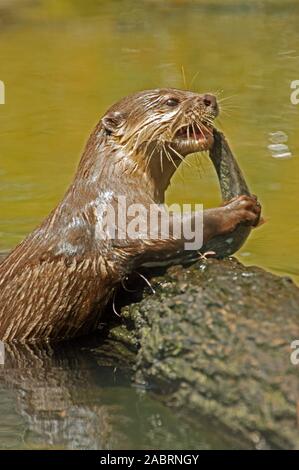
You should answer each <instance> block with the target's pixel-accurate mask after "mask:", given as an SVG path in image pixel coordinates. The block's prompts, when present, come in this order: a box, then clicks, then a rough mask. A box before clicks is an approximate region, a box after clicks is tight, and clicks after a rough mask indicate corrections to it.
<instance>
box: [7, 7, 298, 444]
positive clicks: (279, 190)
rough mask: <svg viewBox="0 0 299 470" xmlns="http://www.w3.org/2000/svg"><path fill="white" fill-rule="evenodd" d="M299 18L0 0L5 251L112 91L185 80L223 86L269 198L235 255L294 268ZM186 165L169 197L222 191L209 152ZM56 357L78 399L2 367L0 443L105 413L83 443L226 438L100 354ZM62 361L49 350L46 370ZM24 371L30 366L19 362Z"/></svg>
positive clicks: (242, 144) (231, 132) (68, 169)
mask: <svg viewBox="0 0 299 470" xmlns="http://www.w3.org/2000/svg"><path fill="white" fill-rule="evenodd" d="M298 24H299V4H298V2H297V1H295V0H294V1H283V2H281V1H275V0H268V1H266V0H265V1H258V0H254V1H245V0H244V1H241V0H239V1H233V0H228V1H220V0H219V1H218V0H217V1H216V0H211V1H200V0H193V1H191V0H189V1H188V0H172V1H171V0H168V1H167V0H166V1H158V0H144V1H142V0H138V1H132V0H128V1H121V0H117V1H111V0H110V1H100V0H98V1H96V0H44V1H38V0H36V1H29V0H28V1H27V0H19V1H18V0H2V1H0V54H1V55H0V58H1V62H0V80H2V81H3V82H4V83H5V86H6V104H5V105H0V129H1V131H0V132H1V138H0V214H1V216H0V251H5V250H8V249H10V248H12V247H13V246H14V245H15V244H16V243H17V242H19V241H20V240H21V239H22V238H23V237H24V236H25V235H26V234H27V233H28V232H29V231H30V230H31V229H32V228H33V227H35V226H36V225H37V224H38V223H39V222H40V221H41V219H42V218H43V217H44V216H45V215H46V214H47V213H48V212H49V210H50V209H51V208H52V207H53V206H54V205H55V204H56V203H57V201H58V200H59V199H60V198H61V196H62V195H63V193H64V191H65V188H66V186H67V185H68V184H69V183H70V181H71V179H72V175H73V173H74V171H75V168H76V165H77V163H78V160H79V158H80V152H81V151H82V148H83V145H84V142H85V141H86V139H87V136H88V134H89V132H90V130H91V129H92V127H93V126H94V124H95V123H96V122H97V120H98V119H99V117H100V116H101V114H102V113H103V112H104V111H105V109H106V108H107V107H108V106H110V105H111V103H113V102H114V101H116V100H118V99H119V98H120V97H122V96H124V95H126V94H129V93H131V92H133V91H136V90H141V89H146V88H152V87H162V86H173V87H181V88H183V87H185V86H187V87H188V88H189V87H190V88H192V89H193V90H195V91H199V92H206V91H212V92H218V93H219V98H220V99H222V98H224V100H223V102H222V107H223V110H222V112H221V116H220V119H219V121H218V125H219V127H220V128H221V129H222V130H224V132H225V133H226V135H227V136H228V138H229V140H230V142H231V144H232V147H233V149H234V152H235V154H236V155H237V157H238V160H239V162H240V165H241V167H242V168H243V170H244V172H245V175H246V177H247V180H248V182H249V184H250V187H251V189H252V191H253V192H254V193H255V194H257V195H258V196H259V198H260V200H261V202H262V205H263V208H264V217H265V219H266V220H267V223H266V224H265V225H263V226H262V227H261V228H259V229H257V230H256V231H254V233H253V234H252V236H251V238H250V240H249V241H248V242H247V244H246V245H245V246H244V247H243V248H242V250H241V251H240V252H239V257H240V259H241V260H242V262H244V263H246V264H258V265H259V266H262V267H264V268H266V269H269V270H272V271H274V272H277V273H280V274H281V273H283V274H287V275H291V276H292V277H293V278H294V279H295V280H296V281H298V280H299V268H298V265H299V250H298V239H299V228H298V218H299V204H298V202H299V201H298V195H299V189H298V186H299V160H298V153H299V140H298V138H297V135H298V128H299V119H298V118H299V105H297V106H296V105H293V104H292V103H291V101H290V93H291V89H290V83H291V82H292V81H293V80H299V34H298ZM182 66H183V68H184V70H185V80H184V78H183V74H182ZM185 82H186V83H185ZM226 98H228V99H226ZM277 131H283V132H285V133H286V134H287V136H288V142H287V144H288V146H289V150H290V152H291V153H292V158H289V159H278V158H273V157H272V155H271V153H270V152H269V150H268V148H267V147H268V145H269V144H270V143H271V142H270V141H269V135H270V134H271V133H273V132H277ZM191 162H192V157H191ZM181 172H182V176H183V178H180V177H179V175H176V177H175V178H174V181H173V184H172V186H171V188H170V190H169V192H168V200H169V202H203V203H204V205H205V206H206V207H211V206H215V205H218V204H219V203H220V195H219V190H218V183H217V180H216V177H215V174H214V170H213V168H212V167H211V165H210V163H209V162H208V159H207V157H204V156H203V158H202V164H201V165H200V168H199V169H198V168H197V167H196V166H194V168H191V169H190V168H189V167H188V166H185V168H183V169H182V170H181ZM93 360H94V359H93ZM61 361H62V362H61V365H60V368H61V369H62V370H63V371H65V380H66V382H68V383H69V385H68V387H64V386H63V384H64V382H63V380H62V379H61V383H58V385H56V386H57V388H58V389H59V387H60V389H59V390H58V391H57V393H58V394H62V395H64V394H65V395H67V396H69V395H71V396H72V394H74V391H75V390H76V399H73V398H72V399H67V400H66V401H65V406H64V407H62V409H60V408H59V409H58V411H57V410H56V409H54V411H53V410H52V409H51V407H50V408H49V407H48V405H47V403H46V404H42V405H41V404H40V402H39V400H40V397H37V400H30V399H29V397H30V396H31V393H29V392H30V391H28V393H25V394H24V393H23V394H22V393H21V388H22V386H21V384H22V380H20V379H18V380H15V382H14V383H12V382H11V383H10V382H9V381H8V382H7V380H6V379H5V380H4V379H3V387H2V388H0V407H1V420H0V447H1V446H2V447H22V446H27V447H30V446H31V447H37V448H39V447H49V446H50V447H51V446H52V447H57V446H61V447H76V446H77V447H78V446H80V435H81V436H83V434H80V433H79V434H76V431H75V429H77V428H80V426H81V428H82V429H83V428H84V426H85V425H86V423H89V426H91V428H92V427H93V424H92V423H94V426H100V425H101V423H102V421H101V420H104V422H105V423H106V422H108V421H109V420H110V419H111V420H112V421H113V423H114V424H113V425H111V426H110V427H109V426H108V428H109V429H107V433H108V434H107V435H109V436H110V437H111V436H113V438H112V437H111V438H108V437H107V436H106V435H105V436H104V437H101V438H100V437H98V439H97V438H96V437H95V438H94V440H92V438H91V437H90V439H88V437H86V439H85V438H83V437H82V442H81V444H82V446H83V447H84V442H85V441H84V439H85V440H86V443H87V444H86V446H87V447H88V446H89V447H94V448H101V447H103V448H107V447H108V448H117V447H122V448H133V447H142V446H148V447H152V448H155V447H159V445H160V447H162V448H163V447H164V448H165V447H169V448H175V447H180V446H181V447H182V446H185V447H188V446H189V447H192V446H193V447H194V446H195V447H196V445H198V446H200V445H202V446H207V447H209V446H217V445H219V443H218V444H215V442H214V440H213V437H212V436H213V433H211V432H208V430H207V429H206V431H205V432H203V433H202V432H201V433H200V435H198V434H196V433H195V432H194V431H193V429H192V426H191V425H190V426H189V425H188V424H187V423H186V422H185V421H184V422H182V420H181V419H179V418H177V417H175V416H173V415H172V413H171V412H169V411H168V410H167V409H166V408H164V407H163V405H161V404H158V403H156V402H155V401H154V400H152V399H151V398H149V396H148V394H146V393H141V392H140V391H137V390H136V389H132V387H131V386H130V383H129V381H128V380H127V379H126V380H125V379H124V378H123V377H122V378H121V379H116V381H115V382H111V380H110V382H109V380H108V382H109V383H108V385H107V384H105V383H103V381H104V379H103V374H104V372H103V367H102V366H96V367H94V365H92V364H93V363H92V364H91V363H90V360H89V356H88V355H87V356H84V360H82V361H80V362H79V365H77V366H76V367H75V368H74V369H72V367H71V365H70V363H69V361H68V360H67V359H65V360H63V358H62V359H61ZM32 367H33V368H35V367H37V365H36V364H35V362H34V363H33V366H32ZM55 368H56V365H55V364H54V363H51V362H50V363H47V370H48V371H50V372H51V371H52V372H53V371H54V372H55V370H56V369H55ZM86 368H87V369H88V370H89V369H92V373H91V375H92V379H91V378H90V377H91V375H88V377H89V379H88V380H86V381H84V386H83V385H82V383H81V386H78V384H77V382H76V380H75V376H76V374H79V375H80V373H81V372H82V371H84V370H85V369H86ZM113 370H114V368H113V367H112V368H111V370H110V373H112V372H111V371H113ZM24 375H25V376H26V368H25V369H24V370H22V369H20V371H19V374H17V376H18V377H23V376H24ZM83 375H84V374H83ZM63 377H64V376H63ZM70 377H71V378H72V380H70ZM104 377H105V374H104ZM40 386H41V387H42V385H40ZM85 387H87V388H88V390H90V394H87V395H86V396H85V395H84V394H85ZM50 388H51V385H50ZM80 393H81V395H80ZM45 396H47V392H46V391H45ZM83 396H84V400H83ZM80 397H81V398H80ZM129 397H130V398H129ZM82 400H83V402H84V403H83V404H82ZM102 400H103V401H102ZM36 403H38V405H36ZM80 403H81V405H80ZM133 404H134V406H133ZM102 405H103V407H104V409H103V416H102V415H101V413H100V411H99V408H101V406H102ZM135 405H136V406H135ZM137 405H138V406H137ZM36 406H41V410H40V409H38V410H37V409H36ZM80 406H82V407H83V408H84V412H83V411H82V410H81V411H82V416H83V417H82V419H81V418H80V416H81V415H80V412H81V411H80ZM119 407H121V409H122V412H121V413H122V415H121V416H122V418H123V419H122V421H121V422H122V423H123V424H122V425H120V424H119V422H118V421H117V416H118V415H117V413H118V412H117V411H115V410H117V409H119ZM74 408H75V410H76V413H77V414H78V416H79V417H78V416H77V414H76V413H75V412H74V411H73V409H74ZM111 409H113V410H114V411H113V412H111V413H110V411H109V410H111ZM39 413H41V415H42V416H43V419H44V420H46V421H47V417H48V421H47V425H45V423H44V422H43V423H42V424H41V423H40V419H39V417H37V414H39ZM53 413H54V414H53ZM59 413H60V414H59ZM68 413H73V414H74V416H75V417H73V420H72V419H69V414H68ZM99 413H100V415H101V417H100V418H99ZM56 415H57V416H58V418H57V419H56V421H55V419H53V416H56ZM88 417H89V418H88ZM57 420H58V421H57ZM57 422H59V426H58V425H57ZM149 422H150V423H151V424H148V425H147V423H149ZM159 423H160V424H159ZM161 423H162V424H161ZM57 426H58V427H57ZM188 426H189V427H188ZM81 428H80V429H81ZM104 428H105V427H104ZM57 429H58V430H59V432H58V431H57V433H58V435H59V436H60V438H59V439H58V440H57V439H56V438H55V437H53V436H54V434H55V432H56V431H55V430H57ZM105 429H106V428H105ZM137 430H138V432H137ZM82 432H83V431H82ZM34 433H36V434H37V436H38V437H35V434H34ZM109 433H110V434H109ZM87 434H88V433H87ZM91 434H92V432H91ZM141 435H142V436H143V437H142V436H141ZM149 435H150V436H151V439H150V438H149V437H146V436H149ZM71 436H75V437H74V438H73V441H72V438H71ZM101 436H102V434H101ZM192 436H193V437H192ZM194 436H195V437H194ZM105 439H106V440H105ZM109 439H110V440H109ZM146 439H147V440H146ZM196 443H197V444H196ZM223 445H224V443H223ZM105 446H106V447H105Z"/></svg>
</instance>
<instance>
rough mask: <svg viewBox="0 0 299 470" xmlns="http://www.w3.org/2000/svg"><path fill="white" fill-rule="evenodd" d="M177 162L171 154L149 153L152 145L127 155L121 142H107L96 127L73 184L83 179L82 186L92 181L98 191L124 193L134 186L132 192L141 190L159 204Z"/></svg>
mask: <svg viewBox="0 0 299 470" xmlns="http://www.w3.org/2000/svg"><path fill="white" fill-rule="evenodd" d="M180 163H181V160H178V159H177V158H175V156H174V155H172V156H171V159H170V158H169V157H168V156H167V155H166V153H165V152H163V153H160V151H159V150H158V151H156V152H154V153H153V152H152V148H148V149H147V151H146V152H145V151H143V149H142V148H141V149H140V150H139V151H138V152H136V153H134V154H130V153H129V152H127V151H126V149H125V148H124V146H123V145H120V144H118V143H117V142H111V141H109V140H108V139H107V136H105V134H104V133H103V131H102V130H101V129H100V130H99V129H97V128H96V129H95V131H94V133H93V134H92V135H91V136H90V139H89V141H88V143H87V146H86V149H85V152H84V154H83V156H82V159H81V161H80V164H79V167H78V171H77V174H76V177H75V181H74V185H75V186H76V183H79V184H80V182H81V183H82V181H84V185H85V186H86V185H88V184H91V182H92V184H93V185H96V186H97V190H98V193H99V194H100V193H101V192H103V191H107V190H112V191H113V193H115V194H116V195H117V194H119V195H123V194H127V193H128V192H129V191H130V187H134V194H136V195H138V193H139V192H142V193H143V194H146V196H147V199H151V200H152V201H154V202H156V203H157V204H160V203H164V201H165V192H166V189H167V188H168V186H169V184H170V180H171V177H172V176H173V174H174V172H175V171H176V169H177V168H178V166H179V164H180ZM136 187H137V188H140V191H136ZM136 202H142V201H136Z"/></svg>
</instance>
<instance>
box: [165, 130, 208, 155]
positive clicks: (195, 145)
mask: <svg viewBox="0 0 299 470" xmlns="http://www.w3.org/2000/svg"><path fill="white" fill-rule="evenodd" d="M212 139H213V128H212V127H211V126H210V125H209V124H207V123H206V122H202V123H201V125H200V124H197V123H193V124H189V125H186V126H182V127H180V129H178V130H177V131H176V133H175V135H174V140H173V142H174V144H175V145H176V146H177V147H179V149H180V151H181V153H184V154H185V153H191V152H198V151H202V150H207V149H208V148H209V147H210V144H211V142H212Z"/></svg>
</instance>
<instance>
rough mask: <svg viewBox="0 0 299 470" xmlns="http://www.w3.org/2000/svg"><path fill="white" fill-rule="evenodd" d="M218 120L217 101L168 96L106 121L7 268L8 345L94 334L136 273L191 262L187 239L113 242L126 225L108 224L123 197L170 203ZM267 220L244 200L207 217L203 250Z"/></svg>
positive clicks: (154, 93) (140, 101) (0, 314)
mask: <svg viewBox="0 0 299 470" xmlns="http://www.w3.org/2000/svg"><path fill="white" fill-rule="evenodd" d="M218 112H219V109H218V103H217V99H216V97H215V96H214V95H212V94H208V93H207V94H198V93H194V92H191V91H182V90H178V89H171V88H167V89H154V90H147V91H142V92H139V93H135V94H133V95H131V96H128V97H125V98H123V99H122V100H120V101H119V102H118V103H116V104H114V105H113V106H112V107H111V108H110V109H109V110H108V111H107V112H106V113H105V115H104V116H103V117H102V118H101V119H100V121H99V123H98V124H97V125H96V127H95V129H94V131H93V132H92V134H91V136H90V137H89V140H88V142H87V144H86V147H85V150H84V152H83V155H82V158H81V160H80V163H79V166H78V169H77V172H76V174H75V178H74V180H73V182H72V184H71V185H70V187H69V189H68V190H67V192H66V194H65V196H64V198H63V199H62V201H61V202H60V203H59V204H58V206H57V207H56V208H55V209H54V210H53V211H52V212H51V213H50V215H49V216H48V217H47V218H46V219H45V220H44V221H43V222H42V223H41V225H40V226H39V227H37V228H36V229H35V230H34V231H33V232H32V233H31V234H30V235H29V236H27V238H26V239H25V240H24V241H23V242H21V243H20V244H19V245H18V246H17V247H16V248H15V249H14V250H13V251H12V252H11V254H10V255H9V256H8V257H7V258H6V259H5V260H4V261H3V262H2V263H1V265H0V339H1V340H2V341H5V342H9V341H37V340H62V339H69V338H72V337H74V336H78V335H84V334H87V333H89V332H91V331H92V330H94V329H96V328H97V327H98V326H99V323H100V321H101V317H102V314H103V312H104V310H105V307H106V306H107V303H108V302H109V300H111V297H112V295H113V293H114V292H115V290H116V289H117V286H119V284H120V283H121V282H122V281H123V280H124V279H126V278H127V277H128V275H130V273H132V272H133V271H134V270H135V269H137V268H138V267H140V266H143V265H145V264H146V263H155V262H163V261H165V262H167V263H172V262H174V261H175V260H178V259H183V258H184V256H188V255H189V254H188V253H186V251H185V242H186V240H185V238H184V235H181V236H179V237H178V236H175V235H174V234H173V232H172V231H171V230H170V234H169V236H165V237H163V236H161V237H160V238H159V239H156V238H155V239H151V238H150V237H149V238H148V237H147V238H146V239H143V238H142V237H141V238H137V239H135V238H134V239H133V238H130V237H115V238H113V237H109V236H108V232H109V231H110V230H111V229H112V228H113V229H115V228H116V229H117V228H118V227H111V226H109V224H108V225H107V226H103V223H102V222H103V218H104V213H106V211H107V207H108V205H110V206H111V205H112V206H114V205H115V206H116V199H117V196H119V195H123V196H125V198H126V201H127V204H128V205H129V204H134V203H139V204H140V203H142V205H143V206H144V207H149V206H150V205H153V204H154V205H158V206H159V207H160V206H161V205H163V203H164V198H165V191H166V189H167V187H168V186H169V183H170V179H171V177H172V175H173V174H174V172H175V171H176V169H177V168H178V167H179V165H180V164H181V162H182V161H183V160H184V159H185V157H186V156H187V155H188V154H190V153H194V152H201V151H204V150H209V149H210V148H211V147H212V146H213V142H214V135H213V129H214V126H213V121H214V119H215V117H216V116H217V115H218ZM260 212H261V207H260V204H259V203H258V201H257V198H256V197H254V196H251V195H246V194H243V195H240V196H238V197H235V198H233V199H232V200H231V201H228V202H226V203H225V204H224V205H222V206H220V207H217V208H214V209H207V210H204V211H203V216H202V217H203V234H202V237H203V244H204V246H208V244H209V243H210V242H211V240H213V238H214V237H216V238H217V237H219V236H221V235H224V234H228V233H231V232H232V231H233V230H234V229H236V227H238V226H239V225H240V224H241V225H242V224H243V225H244V226H245V225H248V226H251V227H254V226H256V225H257V224H258V221H259V218H260ZM197 217H198V214H197V213H196V212H194V213H193V214H192V216H191V218H192V221H193V222H195V221H196V218H197ZM173 220H174V218H172V219H170V224H172V223H173Z"/></svg>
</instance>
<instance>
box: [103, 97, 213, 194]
mask: <svg viewBox="0 0 299 470" xmlns="http://www.w3.org/2000/svg"><path fill="white" fill-rule="evenodd" d="M217 115H218V104H217V101H216V98H215V96H213V95H211V94H197V93H193V92H191V91H184V90H177V89H172V88H165V89H155V90H147V91H143V92H139V93H136V94H134V95H131V96H128V97H126V98H124V99H122V100H121V101H119V102H118V103H116V104H115V105H114V106H112V107H111V108H110V109H109V110H108V112H107V113H106V114H105V116H104V117H103V118H102V120H101V126H102V131H103V133H104V134H105V142H106V144H107V145H109V143H110V144H111V146H112V148H113V149H114V150H115V148H118V149H119V150H120V154H121V152H122V151H123V154H125V155H126V157H128V156H129V158H130V159H131V160H132V161H133V163H134V164H135V166H136V165H137V166H138V169H139V170H141V171H143V172H145V173H150V175H151V176H152V177H154V178H155V180H156V182H157V184H159V186H160V187H161V188H160V189H161V190H162V192H163V190H165V189H166V187H167V186H168V184H169V180H170V178H171V176H172V174H173V173H174V171H175V170H176V168H177V167H178V166H179V164H180V163H181V162H182V161H183V160H184V158H185V157H186V155H188V154H190V153H195V152H200V151H203V150H208V149H209V148H210V147H211V145H212V143H213V128H212V123H213V120H214V118H215V117H216V116H217Z"/></svg>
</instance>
